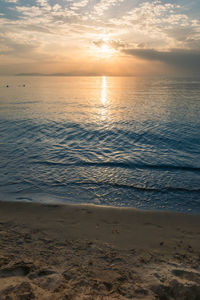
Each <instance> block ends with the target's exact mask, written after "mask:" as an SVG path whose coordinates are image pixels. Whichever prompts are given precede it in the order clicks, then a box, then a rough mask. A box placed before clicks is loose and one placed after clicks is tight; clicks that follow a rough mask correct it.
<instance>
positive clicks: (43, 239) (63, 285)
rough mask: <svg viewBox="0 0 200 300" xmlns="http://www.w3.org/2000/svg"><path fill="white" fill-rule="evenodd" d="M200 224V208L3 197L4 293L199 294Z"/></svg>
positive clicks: (0, 265) (0, 258)
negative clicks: (186, 210) (163, 208)
mask: <svg viewBox="0 0 200 300" xmlns="http://www.w3.org/2000/svg"><path fill="white" fill-rule="evenodd" d="M199 228H200V216H199V214H195V215H194V214H187V213H180V212H169V211H149V210H148V211H146V210H139V209H135V208H129V207H128V208H127V207H120V208H118V207H107V206H103V207H102V206H96V205H93V204H41V203H26V202H3V201H1V202H0V237H1V249H0V299H2V300H4V299H6V297H8V296H10V297H11V298H10V299H15V298H12V297H14V296H15V297H16V299H21V298H22V296H23V297H24V298H23V299H41V300H42V299H181V300H182V299H199V298H198V297H200V267H199V262H200V229H199ZM13 295H14V296H13ZM17 297H18V298H17ZM20 297H21V298H20ZM25 297H27V298H25ZM28 297H29V298H28ZM163 297H165V298H163ZM195 297H196V298H195Z"/></svg>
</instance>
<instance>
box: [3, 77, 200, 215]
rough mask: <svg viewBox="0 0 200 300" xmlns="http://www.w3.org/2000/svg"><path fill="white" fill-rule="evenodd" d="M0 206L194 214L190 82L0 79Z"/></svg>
mask: <svg viewBox="0 0 200 300" xmlns="http://www.w3.org/2000/svg"><path fill="white" fill-rule="evenodd" d="M7 85H8V87H6V86H7ZM0 199H1V200H11V201H33V202H38V201H41V202H53V203H57V202H64V203H91V204H98V205H111V206H127V207H136V208H141V209H157V210H175V211H184V212H191V213H199V212H200V79H198V78H164V77H163V78H134V77H1V78H0Z"/></svg>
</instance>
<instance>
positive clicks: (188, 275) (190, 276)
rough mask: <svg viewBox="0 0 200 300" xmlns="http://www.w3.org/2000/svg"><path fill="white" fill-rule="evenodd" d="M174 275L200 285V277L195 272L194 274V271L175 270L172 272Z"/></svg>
mask: <svg viewBox="0 0 200 300" xmlns="http://www.w3.org/2000/svg"><path fill="white" fill-rule="evenodd" d="M172 274H173V275H174V276H176V277H179V278H181V279H186V280H189V281H194V282H196V283H199V284H200V275H199V274H198V273H195V272H192V271H185V270H179V269H174V270H172Z"/></svg>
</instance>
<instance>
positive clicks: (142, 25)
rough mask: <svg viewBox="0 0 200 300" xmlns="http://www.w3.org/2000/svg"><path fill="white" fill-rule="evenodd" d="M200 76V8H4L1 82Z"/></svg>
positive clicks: (26, 2)
mask: <svg viewBox="0 0 200 300" xmlns="http://www.w3.org/2000/svg"><path fill="white" fill-rule="evenodd" d="M21 73H42V74H66V75H101V76H102V75H104V76H106V75H113V76H122V75H126V76H136V75H145V76H146V75H175V76H176V75H177V76H180V75H183V76H185V75H186V76H187V75H200V1H199V0H193V1H192V0H191V1H189V0H188V1H186V0H182V1H181V0H174V1H171V0H160V1H157V0H145V1H143V0H140V1H139V0H0V75H14V74H21Z"/></svg>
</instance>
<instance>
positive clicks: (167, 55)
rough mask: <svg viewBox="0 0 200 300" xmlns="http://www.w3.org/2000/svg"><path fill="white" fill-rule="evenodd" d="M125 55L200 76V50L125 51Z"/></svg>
mask: <svg viewBox="0 0 200 300" xmlns="http://www.w3.org/2000/svg"><path fill="white" fill-rule="evenodd" d="M123 53H125V54H129V55H132V56H135V57H138V58H140V59H144V60H147V61H159V62H162V63H164V64H166V65H170V66H173V67H174V68H176V69H177V70H183V71H184V72H186V73H193V74H194V75H196V74H197V75H200V50H199V51H198V50H184V49H183V50H182V49H172V50H170V51H157V50H154V49H124V50H123Z"/></svg>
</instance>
